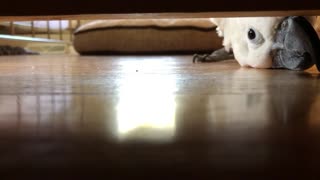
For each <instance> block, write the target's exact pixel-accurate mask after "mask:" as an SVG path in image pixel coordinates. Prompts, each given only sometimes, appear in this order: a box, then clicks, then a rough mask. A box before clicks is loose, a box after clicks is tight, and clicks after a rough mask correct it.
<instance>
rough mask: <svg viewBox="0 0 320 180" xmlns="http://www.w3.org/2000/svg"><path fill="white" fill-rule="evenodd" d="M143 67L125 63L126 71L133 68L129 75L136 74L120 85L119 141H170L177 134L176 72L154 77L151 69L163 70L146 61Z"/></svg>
mask: <svg viewBox="0 0 320 180" xmlns="http://www.w3.org/2000/svg"><path fill="white" fill-rule="evenodd" d="M143 65H144V66H139V64H138V65H137V63H132V62H131V63H128V64H123V68H125V69H127V70H128V69H130V68H131V69H132V70H129V72H133V71H134V72H133V73H129V74H127V75H126V76H124V77H123V79H122V80H121V82H120V88H119V102H118V105H117V123H118V134H119V138H120V139H126V138H128V137H129V136H130V138H134V139H145V140H148V139H149V140H151V139H152V140H154V138H157V139H158V140H161V141H167V140H170V139H172V137H173V136H174V134H175V111H176V102H175V95H174V92H175V91H176V90H177V87H176V77H175V75H174V74H173V73H168V75H166V76H164V75H163V74H161V75H159V74H153V73H152V68H161V67H159V66H156V64H153V63H146V62H143ZM127 72H128V71H127ZM155 132H156V133H155ZM157 132H159V133H157Z"/></svg>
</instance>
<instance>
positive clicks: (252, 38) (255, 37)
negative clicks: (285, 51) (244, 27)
mask: <svg viewBox="0 0 320 180" xmlns="http://www.w3.org/2000/svg"><path fill="white" fill-rule="evenodd" d="M248 40H249V42H250V44H252V45H253V46H254V47H259V46H260V45H261V44H262V43H263V42H264V38H263V36H262V35H261V34H260V32H259V31H257V30H255V29H254V28H250V29H249V30H248Z"/></svg>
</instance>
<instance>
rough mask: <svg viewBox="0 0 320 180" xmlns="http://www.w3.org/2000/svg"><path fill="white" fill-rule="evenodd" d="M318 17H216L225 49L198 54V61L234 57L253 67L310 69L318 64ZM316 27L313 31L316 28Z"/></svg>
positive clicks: (218, 30) (196, 56) (244, 64)
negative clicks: (316, 28) (315, 25)
mask: <svg viewBox="0 0 320 180" xmlns="http://www.w3.org/2000/svg"><path fill="white" fill-rule="evenodd" d="M315 19H316V17H300V16H292V17H245V18H244V17H239V18H212V19H211V20H212V22H213V23H215V24H216V25H217V33H218V35H219V36H221V37H223V46H224V49H223V50H222V49H221V50H217V51H215V52H214V53H213V54H211V55H195V56H194V61H200V62H210V61H218V60H224V59H230V58H232V57H234V59H236V60H237V61H238V62H239V64H240V65H241V66H245V67H253V68H288V69H296V70H301V69H306V68H309V67H310V66H312V65H314V64H317V63H316V60H315V59H319V57H320V56H319V53H320V52H319V48H320V45H319V39H318V37H317V35H316V32H315V30H314V29H313V27H312V25H313V23H314V22H315ZM312 30H313V31H312Z"/></svg>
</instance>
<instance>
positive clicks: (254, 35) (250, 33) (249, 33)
mask: <svg viewBox="0 0 320 180" xmlns="http://www.w3.org/2000/svg"><path fill="white" fill-rule="evenodd" d="M248 38H249V39H250V40H253V39H255V38H256V32H255V31H254V30H253V29H251V28H250V29H249V31H248Z"/></svg>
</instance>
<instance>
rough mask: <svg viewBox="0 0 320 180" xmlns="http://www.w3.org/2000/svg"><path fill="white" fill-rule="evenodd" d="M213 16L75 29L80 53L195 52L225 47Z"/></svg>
mask: <svg viewBox="0 0 320 180" xmlns="http://www.w3.org/2000/svg"><path fill="white" fill-rule="evenodd" d="M215 28H216V27H215V25H214V24H213V23H212V22H211V21H210V19H207V18H206V19H125V20H98V21H93V22H90V23H87V24H85V25H83V26H81V27H80V28H78V29H77V30H76V32H75V38H74V47H75V49H76V50H77V51H78V52H79V53H80V54H113V53H128V54H130V53H181V52H187V53H195V52H211V51H213V50H215V49H218V48H221V47H222V45H221V44H222V43H221V41H222V40H221V38H219V37H218V36H217V34H216V32H215Z"/></svg>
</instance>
